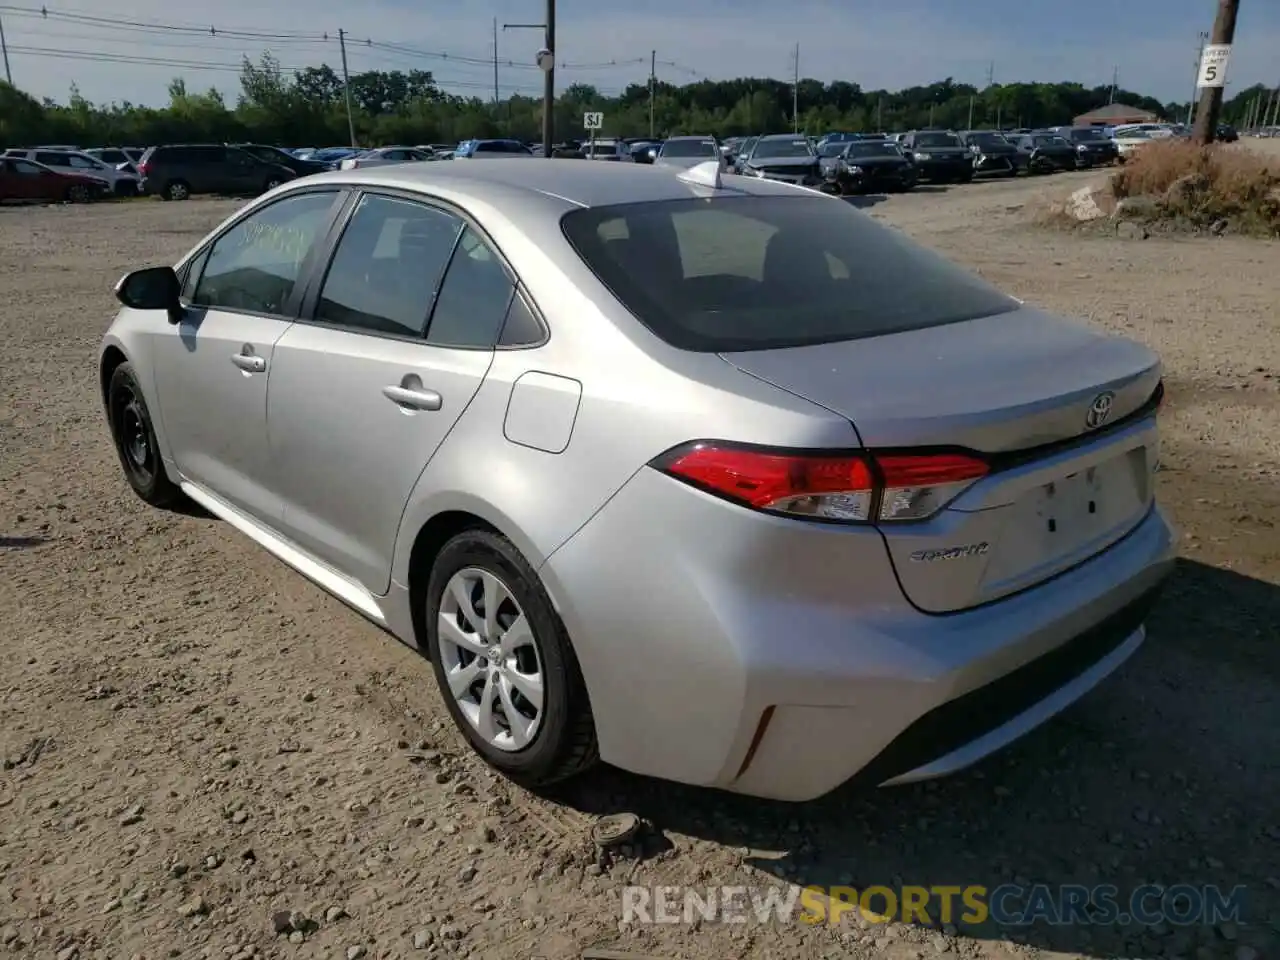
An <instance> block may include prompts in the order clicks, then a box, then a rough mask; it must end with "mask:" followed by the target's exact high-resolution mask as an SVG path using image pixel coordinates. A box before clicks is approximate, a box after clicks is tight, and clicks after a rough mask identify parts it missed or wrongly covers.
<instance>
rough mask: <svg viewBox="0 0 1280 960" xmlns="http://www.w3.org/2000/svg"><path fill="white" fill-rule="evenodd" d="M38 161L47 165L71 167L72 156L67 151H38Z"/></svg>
mask: <svg viewBox="0 0 1280 960" xmlns="http://www.w3.org/2000/svg"><path fill="white" fill-rule="evenodd" d="M36 163H43V164H44V165H45V166H46V167H69V166H71V158H70V157H69V156H67V155H66V154H65V153H37V154H36Z"/></svg>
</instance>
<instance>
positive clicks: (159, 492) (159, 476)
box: [107, 362, 182, 507]
mask: <svg viewBox="0 0 1280 960" xmlns="http://www.w3.org/2000/svg"><path fill="white" fill-rule="evenodd" d="M107 417H108V419H109V421H110V424H111V437H112V439H113V440H114V441H115V447H116V453H117V454H118V455H119V457H120V466H121V468H122V469H123V470H124V477H125V479H126V480H128V481H129V486H131V487H133V492H134V493H136V494H137V495H138V496H139V497H141V498H142V499H143V500H144V501H146V502H147V503H149V504H151V505H152V506H153V507H166V506H169V505H170V504H172V503H173V502H174V501H176V500H178V499H179V498H181V496H182V492H181V491H180V490H179V489H178V486H177V485H176V484H175V483H174V482H173V481H172V480H170V479H169V477H168V475H167V474H166V473H165V472H164V463H163V461H162V460H161V458H160V444H159V442H158V441H157V440H156V431H155V427H153V426H152V423H151V413H150V411H148V410H147V402H146V400H145V399H144V398H143V396H142V388H141V387H140V386H138V378H137V376H136V375H135V374H134V372H133V365H132V364H130V363H128V362H125V363H122V364H120V366H118V367H116V369H115V370H114V371H113V372H112V374H111V382H110V384H109V385H108V386H107Z"/></svg>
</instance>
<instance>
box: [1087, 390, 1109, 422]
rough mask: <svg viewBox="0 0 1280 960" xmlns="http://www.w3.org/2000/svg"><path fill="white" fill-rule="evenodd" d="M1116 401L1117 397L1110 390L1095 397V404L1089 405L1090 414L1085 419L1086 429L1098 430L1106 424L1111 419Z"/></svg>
mask: <svg viewBox="0 0 1280 960" xmlns="http://www.w3.org/2000/svg"><path fill="white" fill-rule="evenodd" d="M1115 400H1116V395H1115V394H1114V393H1112V392H1111V391H1110V390H1108V391H1107V392H1106V393H1100V394H1098V395H1097V396H1096V397H1094V398H1093V402H1092V403H1090V404H1089V412H1088V413H1087V414H1085V417H1084V425H1085V427H1086V429H1089V430H1097V429H1098V428H1099V427H1100V426H1102V425H1103V424H1104V423H1106V422H1107V420H1108V419H1109V418H1110V417H1111V407H1112V404H1114V403H1115Z"/></svg>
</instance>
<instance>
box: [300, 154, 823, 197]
mask: <svg viewBox="0 0 1280 960" xmlns="http://www.w3.org/2000/svg"><path fill="white" fill-rule="evenodd" d="M708 162H711V161H708ZM682 172H683V171H676V170H672V169H670V168H668V167H660V166H649V165H648V164H631V163H627V164H616V163H574V162H572V161H569V160H543V161H541V162H540V163H529V162H528V161H527V160H520V159H510V160H506V159H495V160H489V161H487V162H485V163H457V164H454V163H429V164H403V165H401V164H397V165H393V166H387V167H369V168H364V169H357V170H343V171H336V172H333V173H322V174H317V175H315V176H311V177H308V178H306V183H308V184H313V183H319V182H323V181H331V182H337V183H346V184H352V185H356V186H370V187H384V188H391V189H400V190H407V191H413V192H418V191H421V192H426V193H435V192H439V193H440V194H441V195H444V194H448V195H450V196H458V197H472V198H474V199H477V200H481V201H484V202H487V203H490V204H493V205H496V206H501V204H502V202H503V201H509V200H512V199H515V198H517V197H519V196H520V195H522V194H523V196H524V197H525V198H526V199H530V200H542V201H546V200H548V199H551V200H557V201H560V202H561V206H563V205H564V204H565V203H567V204H570V205H573V206H577V207H600V206H612V205H614V204H624V203H651V202H657V201H662V200H689V199H693V198H695V197H703V196H706V195H707V192H708V188H706V187H703V186H697V185H694V184H691V183H688V182H686V181H685V180H682V179H681V178H680V174H681V173H682ZM726 181H727V182H726V183H725V189H726V191H727V190H733V191H734V192H735V193H737V194H739V195H741V194H751V195H760V196H795V195H796V193H797V191H799V190H801V189H802V188H799V187H796V186H793V185H790V184H785V183H776V182H774V181H771V180H764V179H755V178H748V177H733V178H732V180H728V178H726ZM805 192H806V193H808V192H809V191H805Z"/></svg>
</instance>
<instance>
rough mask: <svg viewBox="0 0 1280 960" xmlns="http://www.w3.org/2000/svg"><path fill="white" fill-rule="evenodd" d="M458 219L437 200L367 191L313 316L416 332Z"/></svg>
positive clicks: (388, 330) (376, 329)
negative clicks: (415, 199)
mask: <svg viewBox="0 0 1280 960" xmlns="http://www.w3.org/2000/svg"><path fill="white" fill-rule="evenodd" d="M461 228H462V224H461V222H460V221H459V220H458V219H457V218H456V217H454V216H452V215H450V214H448V213H445V212H444V211H443V210H439V209H436V208H435V207H428V206H425V205H424V204H421V203H414V202H412V201H409V200H398V199H395V198H393V197H379V196H372V195H371V196H366V197H364V198H362V199H361V201H360V205H359V206H358V207H357V208H356V210H355V213H353V214H352V216H351V220H350V221H349V222H348V224H347V227H346V229H345V230H344V231H343V232H342V239H341V240H339V241H338V249H337V250H336V252H335V253H334V255H333V262H332V263H331V264H330V265H329V272H328V274H327V275H326V276H325V279H324V286H323V288H322V289H321V291H320V301H319V303H318V304H317V305H316V313H315V320H316V321H317V322H320V323H332V324H335V325H337V326H342V327H354V328H356V329H359V330H368V331H370V332H371V333H385V334H391V335H393V336H402V337H420V336H422V333H423V330H425V329H426V325H427V317H428V316H429V315H430V313H431V305H432V303H433V301H434V300H435V293H436V289H437V288H438V285H439V281H440V276H441V274H442V273H443V272H444V268H445V264H447V263H448V262H449V256H450V254H451V253H452V252H453V248H454V246H455V244H456V242H457V239H458V231H459V230H460V229H461Z"/></svg>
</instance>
